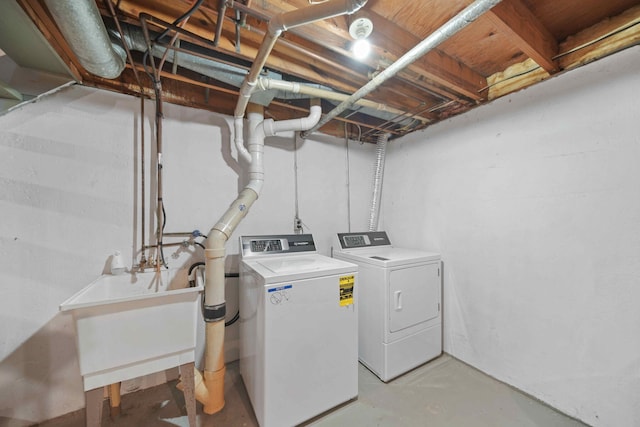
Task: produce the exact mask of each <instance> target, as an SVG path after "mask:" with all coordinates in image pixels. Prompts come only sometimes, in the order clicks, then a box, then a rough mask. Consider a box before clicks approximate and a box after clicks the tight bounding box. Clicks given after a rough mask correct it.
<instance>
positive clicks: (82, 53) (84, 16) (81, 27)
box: [46, 0, 126, 79]
mask: <svg viewBox="0 0 640 427" xmlns="http://www.w3.org/2000/svg"><path fill="white" fill-rule="evenodd" d="M46 3H47V7H48V8H49V11H50V12H51V15H52V16H53V19H54V20H55V21H56V24H57V25H58V28H59V29H60V32H62V34H63V35H64V38H65V39H66V40H67V43H69V46H70V47H71V50H73V53H74V54H75V55H76V56H77V57H78V61H80V64H81V65H82V66H83V67H84V68H85V70H87V71H88V72H90V73H91V74H95V75H96V76H100V77H104V78H106V79H115V78H116V77H118V76H119V75H120V73H122V70H124V66H125V62H126V60H125V58H126V54H125V52H124V50H122V49H119V50H116V49H115V48H114V47H113V45H112V43H111V40H109V35H108V34H107V29H106V28H105V26H104V23H103V22H102V17H101V16H100V12H99V11H98V7H97V6H96V2H95V1H94V0H46Z"/></svg>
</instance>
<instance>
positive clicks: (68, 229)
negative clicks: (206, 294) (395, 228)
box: [0, 86, 371, 426]
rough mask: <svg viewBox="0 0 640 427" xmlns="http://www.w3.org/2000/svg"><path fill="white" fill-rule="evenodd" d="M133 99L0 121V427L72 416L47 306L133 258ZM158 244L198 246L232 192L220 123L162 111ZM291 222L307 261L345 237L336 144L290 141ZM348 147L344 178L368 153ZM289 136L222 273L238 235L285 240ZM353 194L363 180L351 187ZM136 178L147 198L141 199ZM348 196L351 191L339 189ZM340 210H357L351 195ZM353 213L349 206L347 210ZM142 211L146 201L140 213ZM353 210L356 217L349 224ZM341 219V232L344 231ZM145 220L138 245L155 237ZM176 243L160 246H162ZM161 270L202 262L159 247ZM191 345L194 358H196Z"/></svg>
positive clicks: (234, 266)
mask: <svg viewBox="0 0 640 427" xmlns="http://www.w3.org/2000/svg"><path fill="white" fill-rule="evenodd" d="M139 107H140V101H139V100H138V99H136V98H133V97H129V96H124V95H118V94H114V93H110V92H105V91H99V90H95V89H90V88H85V87H79V86H78V87H72V88H67V89H64V90H62V91H60V92H58V93H56V94H55V95H52V96H49V97H47V98H44V99H42V100H40V101H39V102H37V103H34V104H29V105H26V106H24V107H22V108H20V109H18V110H16V111H14V112H12V113H10V114H8V115H5V116H0V216H1V217H2V221H0V265H1V266H2V268H1V269H0V283H1V284H2V286H0V337H1V341H0V385H1V386H0V424H2V425H5V424H8V425H12V426H18V425H32V424H33V423H35V422H39V421H42V420H45V419H50V418H54V417H56V416H59V415H62V414H65V413H68V412H71V411H73V410H77V409H80V408H82V407H84V396H83V390H82V381H81V377H80V375H79V367H78V361H77V356H76V346H75V329H74V325H73V323H72V321H71V316H70V315H68V314H61V313H59V312H58V306H59V304H60V303H61V302H62V301H64V300H65V299H67V298H68V297H70V296H71V295H73V294H74V293H75V292H77V291H78V290H79V289H81V288H83V287H84V286H85V285H87V284H88V283H90V282H91V281H92V280H93V279H95V278H96V277H97V276H98V275H100V274H102V273H103V272H105V273H106V272H108V268H107V265H108V260H109V256H110V255H111V254H112V253H113V252H114V251H115V250H116V249H119V250H121V251H122V253H123V255H124V256H125V259H126V260H127V266H128V267H131V266H132V265H133V264H134V263H135V261H136V251H137V250H138V248H139V247H140V239H141V237H140V227H141V221H140V218H139V217H138V214H137V212H139V209H140V206H139V202H138V199H139V197H140V187H139V181H140V167H139V151H140V139H141V138H140V126H141V125H142V124H144V126H145V139H146V140H147V143H146V156H147V160H146V166H147V167H149V165H150V163H151V162H150V161H149V157H150V156H151V155H154V156H155V154H154V153H153V148H152V147H153V144H151V143H150V142H149V141H150V140H151V139H152V138H154V135H153V132H152V130H151V128H152V126H151V125H152V122H153V114H154V108H153V104H152V103H151V102H147V103H146V106H145V112H146V117H145V118H144V120H141V119H140V112H139ZM164 116H165V121H164V126H163V130H164V150H163V151H164V154H163V163H164V169H163V170H164V202H165V207H166V213H167V223H166V227H165V231H167V232H182V231H192V230H194V229H199V230H201V231H202V232H203V233H207V232H208V231H209V230H210V228H211V227H212V226H213V225H214V224H215V223H216V222H217V220H218V219H219V218H220V216H221V215H222V213H223V212H225V211H226V209H227V207H228V206H229V204H230V203H231V202H232V201H233V200H234V199H235V197H236V195H237V192H238V189H239V188H240V187H241V186H242V183H244V182H245V177H244V175H243V173H242V172H241V168H239V167H238V165H237V164H236V163H235V161H234V160H233V157H234V156H235V149H232V148H230V145H229V126H228V121H229V120H230V119H229V118H227V117H223V116H219V115H215V114H211V113H208V112H203V111H197V110H193V109H189V108H184V107H178V106H174V105H169V104H166V105H165V109H164ZM298 145H299V148H298V153H297V161H298V190H299V203H298V207H299V211H300V216H301V218H302V220H303V222H304V224H305V232H311V233H313V234H314V237H315V238H316V242H317V245H318V247H319V251H320V252H321V253H323V254H326V255H328V254H329V253H330V245H331V237H332V236H333V234H334V233H336V232H339V231H344V230H345V229H346V227H348V224H347V217H348V215H347V213H348V209H347V201H348V200H349V197H348V189H347V174H346V172H345V165H346V161H347V160H346V159H347V155H346V153H347V151H346V150H345V143H344V141H339V140H336V139H333V138H324V137H323V138H321V139H320V140H318V141H313V140H307V141H300V142H298ZM350 145H353V146H354V148H353V150H350V157H349V158H350V162H351V164H352V167H351V168H350V169H351V171H352V174H353V169H354V167H355V168H360V166H361V165H362V164H368V163H369V158H370V154H371V148H370V147H367V146H360V145H359V144H353V143H352V144H350ZM293 146H294V142H293V134H289V135H284V136H280V137H274V138H268V139H267V141H266V148H265V156H264V157H265V170H266V175H265V185H264V188H263V193H262V195H261V196H260V198H259V199H258V201H257V202H256V203H255V204H254V205H253V207H252V208H251V212H249V214H248V215H247V217H246V218H245V220H244V221H243V222H242V223H241V224H240V226H239V227H238V229H237V230H236V232H235V234H234V236H233V237H232V239H231V240H230V242H229V244H228V245H227V252H228V254H229V257H228V259H227V271H228V272H237V271H238V255H237V254H238V243H237V239H238V237H239V236H240V235H242V234H266V233H292V232H293V218H294V207H295V186H294V181H295V180H294V178H295V175H294V151H293ZM351 179H352V181H355V182H356V183H361V182H367V180H369V179H370V177H369V174H367V176H362V177H361V176H359V175H358V176H353V175H352V177H351ZM150 184H152V182H151V180H150V179H149V177H148V175H147V193H146V197H147V199H154V198H155V193H154V192H153V191H151V190H150V189H149V188H150ZM352 193H354V191H353V190H352ZM353 198H354V199H355V200H356V202H359V201H360V199H361V196H360V195H359V194H355V195H354V196H353ZM352 203H353V202H352ZM150 205H151V203H150V201H149V200H147V209H148V208H149V206H150ZM361 210H362V208H357V209H355V211H356V214H354V215H355V216H357V217H358V218H359V217H360V216H361V215H359V214H358V212H360V211H361ZM356 221H357V219H354V220H353V222H356ZM154 224H155V222H154V212H148V214H147V218H146V227H145V228H146V229H147V230H146V234H147V238H148V236H149V235H150V234H153V232H154V228H155V225H154ZM180 240H181V239H171V238H166V239H165V243H168V242H171V241H180ZM165 257H166V259H167V261H168V262H169V265H170V267H171V268H180V267H188V266H190V265H191V264H192V263H193V262H195V261H199V260H202V259H203V254H202V251H201V249H199V248H196V249H193V247H191V248H190V249H187V250H185V249H184V248H181V249H178V247H170V248H167V249H166V250H165ZM237 298H238V293H237V280H236V279H230V280H228V283H227V304H228V308H227V311H228V312H229V313H230V314H229V318H230V317H231V316H233V314H234V313H235V310H236V308H237ZM202 341H203V339H202V338H201V339H200V340H199V343H198V352H199V353H198V354H201V352H202V351H203V349H202ZM237 355H238V330H237V325H233V326H231V327H229V328H227V334H226V340H225V356H226V359H227V360H228V361H231V360H234V359H236V358H237V357H238V356H237ZM166 378H167V377H166V376H165V375H164V374H159V375H158V376H152V378H149V377H145V378H144V379H136V380H132V381H127V382H125V383H124V384H123V391H124V392H127V391H132V390H134V389H137V388H140V387H142V388H144V387H147V386H150V385H154V384H156V383H158V382H161V381H165V380H166Z"/></svg>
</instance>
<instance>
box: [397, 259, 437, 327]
mask: <svg viewBox="0 0 640 427" xmlns="http://www.w3.org/2000/svg"><path fill="white" fill-rule="evenodd" d="M388 301H389V332H397V331H400V330H402V329H406V328H409V327H411V326H414V325H417V324H419V323H422V322H426V321H428V320H430V319H433V318H436V317H438V314H439V309H440V307H439V303H440V277H439V276H438V263H431V264H420V265H414V266H405V267H397V268H394V269H390V271H389V296H388Z"/></svg>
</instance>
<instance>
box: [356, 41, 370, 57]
mask: <svg viewBox="0 0 640 427" xmlns="http://www.w3.org/2000/svg"><path fill="white" fill-rule="evenodd" d="M351 49H352V51H353V56H354V57H355V58H356V59H364V58H366V57H367V55H369V51H370V50H371V45H370V44H369V40H367V39H358V40H356V41H355V42H354V43H353V46H352V48H351Z"/></svg>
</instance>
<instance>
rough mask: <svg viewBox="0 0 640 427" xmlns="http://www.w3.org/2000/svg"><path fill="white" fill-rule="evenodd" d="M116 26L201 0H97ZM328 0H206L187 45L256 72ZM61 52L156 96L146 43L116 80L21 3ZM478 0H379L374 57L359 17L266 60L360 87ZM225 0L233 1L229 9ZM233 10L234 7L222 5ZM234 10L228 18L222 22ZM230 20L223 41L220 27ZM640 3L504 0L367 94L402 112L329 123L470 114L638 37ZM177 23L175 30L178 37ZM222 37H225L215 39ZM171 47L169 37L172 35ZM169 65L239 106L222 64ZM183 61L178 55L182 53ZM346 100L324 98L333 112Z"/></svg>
mask: <svg viewBox="0 0 640 427" xmlns="http://www.w3.org/2000/svg"><path fill="white" fill-rule="evenodd" d="M96 1H97V3H96V4H97V6H98V8H99V10H100V13H101V15H102V17H103V20H104V22H105V25H106V26H107V28H112V29H113V28H116V23H117V24H121V25H123V26H131V27H133V28H139V27H141V16H144V15H141V14H147V15H149V17H147V18H143V19H144V20H146V21H147V22H148V24H149V29H150V31H151V32H152V33H151V39H152V42H153V38H154V37H155V36H154V34H157V33H158V32H162V31H163V30H164V29H165V28H167V26H166V25H165V24H163V23H162V22H161V21H164V22H166V23H174V22H175V21H176V19H177V18H178V17H180V16H181V15H183V14H184V13H185V12H186V11H187V10H189V9H190V8H192V7H193V6H194V4H195V3H196V2H195V1H193V0H96ZM320 1H322V0H242V1H230V0H226V1H225V0H204V1H202V3H201V4H200V5H199V7H198V8H197V9H196V10H195V11H194V12H193V14H192V15H191V17H190V18H189V19H188V20H187V21H186V22H183V23H181V24H180V25H181V26H182V28H183V30H182V32H181V33H180V34H179V35H178V39H179V40H180V42H181V43H182V44H181V46H183V48H184V49H195V48H197V49H198V52H199V53H200V54H203V55H204V56H205V57H207V58H211V59H214V60H215V61H223V62H225V63H228V64H233V65H234V66H238V67H240V68H244V69H246V68H247V67H248V66H250V64H251V63H252V61H253V60H254V58H255V55H256V51H257V49H258V47H259V44H260V43H261V41H262V38H263V35H264V33H265V31H266V28H267V24H268V21H269V19H271V18H272V17H273V16H275V15H277V14H279V13H283V12H286V11H290V10H294V9H299V8H304V7H309V6H310V4H312V3H317V2H320ZM18 2H19V4H20V5H21V6H22V8H23V9H24V10H25V12H26V13H27V14H28V15H29V17H31V19H32V20H33V21H34V23H35V24H36V25H37V27H38V28H39V29H40V30H41V31H42V33H43V34H44V35H45V37H46V38H47V39H48V41H49V42H50V43H51V45H52V46H53V48H54V49H55V50H56V51H57V52H58V54H59V55H60V56H61V57H62V58H63V59H64V61H65V62H66V63H67V64H68V65H69V67H70V69H71V70H73V72H74V74H75V77H76V79H77V80H79V81H81V82H82V83H83V84H85V85H89V86H95V87H100V88H107V89H111V90H116V91H119V92H123V93H128V94H141V93H142V94H144V96H147V97H154V91H153V85H152V82H151V79H150V78H149V77H148V76H147V74H146V73H145V72H144V67H143V63H142V61H143V58H144V54H143V52H142V51H138V50H135V49H133V48H132V46H126V47H127V48H128V49H131V61H130V62H129V63H128V65H127V68H126V69H125V70H124V72H123V73H122V74H121V75H120V76H119V77H117V78H115V79H104V78H100V77H97V76H95V75H92V74H91V73H88V72H87V71H85V70H84V68H83V67H82V65H81V64H80V62H79V60H78V55H77V53H76V52H73V50H72V49H71V48H70V47H69V45H68V44H67V42H66V40H65V39H64V37H62V35H61V33H60V31H59V29H58V28H57V26H56V23H55V22H54V20H53V19H52V17H51V15H50V13H49V11H48V9H47V7H46V4H45V3H44V2H43V1H41V0H18ZM471 3H472V2H471V1H469V0H415V1H403V2H399V1H396V0H369V1H368V2H367V4H366V5H365V6H364V7H363V8H362V9H361V10H360V11H359V12H358V13H362V14H364V15H366V16H367V17H368V18H369V19H371V21H372V22H373V25H374V30H373V34H372V35H371V36H370V40H371V42H372V43H373V51H372V54H371V55H370V56H369V57H368V58H367V59H366V60H363V61H357V60H356V59H354V57H353V55H352V53H351V51H350V48H351V44H352V42H353V40H352V38H351V37H350V36H349V32H348V26H349V20H350V19H351V18H350V17H348V16H342V17H337V18H332V19H328V20H324V21H321V22H317V23H314V24H309V25H306V26H302V27H299V28H295V29H292V30H290V31H287V32H285V33H283V35H282V37H281V38H280V39H279V41H278V42H277V44H276V46H275V48H274V50H273V52H272V54H271V56H270V57H269V59H268V61H267V63H266V66H265V68H266V71H269V72H272V73H276V75H277V76H278V78H282V79H283V80H289V81H297V82H303V83H313V84H318V85H321V86H322V87H324V88H325V89H330V90H333V91H335V92H339V93H346V94H351V93H353V92H355V91H356V90H357V89H359V88H360V87H362V86H363V85H365V84H366V83H367V82H368V81H369V80H370V79H371V78H373V76H375V75H377V74H378V73H380V72H381V71H383V70H385V69H386V68H387V67H389V65H390V64H392V63H394V61H396V60H397V59H398V58H400V57H402V56H403V55H404V54H405V53H406V52H407V51H409V50H410V49H411V48H412V47H414V46H415V45H417V44H418V43H419V42H420V41H421V40H423V39H424V38H426V37H427V36H429V35H430V34H432V33H433V32H434V31H436V30H437V29H438V28H439V27H440V26H442V25H443V24H445V23H446V22H447V21H448V20H450V19H451V18H452V17H454V16H455V15H456V14H458V13H459V12H460V11H461V10H463V9H464V8H465V7H467V6H468V5H469V4H471ZM222 6H225V7H222ZM222 10H224V14H223V15H220V12H221V11H222ZM221 17H222V19H221ZM219 20H220V23H221V25H222V27H221V28H222V31H221V36H220V38H218V39H217V40H216V37H215V32H216V31H215V30H216V25H217V24H218V22H219ZM639 23H640V1H638V0H607V1H603V0H562V1H557V0H503V1H502V2H501V3H499V4H498V5H497V6H495V7H494V8H493V9H491V10H490V11H489V12H487V13H486V14H484V15H483V16H481V17H480V18H479V19H477V20H476V21H474V22H473V23H471V24H470V25H469V26H467V27H466V28H464V29H463V30H461V31H460V32H459V33H457V34H456V35H454V36H453V37H452V38H450V39H448V40H446V41H444V42H443V43H442V44H441V45H439V46H438V47H437V48H435V49H434V50H432V51H431V52H429V53H427V54H426V55H424V56H423V57H421V58H418V59H417V60H416V61H415V62H413V63H412V64H411V65H409V66H408V67H406V68H405V69H403V70H402V71H400V72H399V73H398V74H396V75H395V76H394V77H393V78H391V79H390V80H388V81H387V82H385V83H384V84H383V85H382V86H381V87H379V88H378V89H376V90H375V91H373V92H372V93H371V94H369V95H367V97H366V98H367V99H369V100H371V101H375V102H377V103H379V104H380V105H382V106H386V107H388V109H389V110H388V111H392V112H393V113H389V112H387V113H385V114H376V113H375V112H372V111H371V110H370V109H369V110H368V109H361V108H358V107H354V108H351V109H349V110H347V111H345V112H344V113H342V114H340V115H339V116H338V117H336V118H334V119H333V120H331V121H330V122H328V123H327V124H326V125H325V126H324V127H323V128H321V131H322V132H325V133H328V134H331V135H335V136H339V137H344V136H345V134H346V135H348V136H349V138H351V139H360V140H362V141H366V142H373V141H375V140H377V138H378V135H379V134H380V133H388V134H390V135H391V138H392V139H393V138H397V137H400V136H402V135H405V134H407V133H410V132H414V131H416V130H418V129H423V128H425V127H427V126H430V125H432V124H434V123H437V122H438V121H440V120H443V119H446V118H448V117H451V116H454V115H457V114H461V113H464V112H465V111H468V110H470V109H472V108H475V107H476V106H478V105H481V104H484V103H487V102H489V101H491V100H492V99H495V98H497V97H500V96H504V95H505V94H508V93H511V92H513V91H517V90H520V89H522V88H525V87H528V86H530V85H532V84H535V83H538V82H540V81H543V80H545V79H547V78H550V77H552V76H554V75H557V74H558V73H561V72H567V71H570V70H572V69H575V68H576V67H579V66H581V65H584V64H585V63H588V62H591V61H593V60H597V59H598V58H601V57H603V56H606V55H609V54H612V53H615V52H617V51H619V50H621V49H624V48H626V47H629V46H632V45H634V44H638V42H639V41H640V25H638V24H639ZM173 34H174V32H169V36H171V35H173ZM214 41H215V43H214ZM160 44H162V45H163V46H166V44H167V43H160ZM167 58H168V59H167V61H165V63H164V67H163V69H162V72H161V81H162V98H163V100H164V101H167V102H173V103H177V104H181V105H187V106H191V107H195V108H200V109H206V110H210V111H215V112H218V113H222V114H228V115H232V114H233V110H234V107H235V104H236V100H237V94H238V88H237V87H236V86H234V85H232V84H229V83H228V82H227V83H225V82H223V81H224V79H222V78H220V79H218V78H216V75H215V73H214V74H213V75H212V74H211V73H208V74H209V75H204V74H201V73H199V72H198V71H197V70H193V69H189V68H187V67H186V66H183V65H184V64H181V63H180V61H179V60H178V61H177V63H176V64H174V63H172V59H171V58H172V54H171V53H169V55H167ZM174 62H175V61H174ZM335 104H336V102H333V103H332V102H329V101H327V100H325V101H323V111H324V112H325V113H326V112H327V111H328V110H330V109H332V108H333V107H334V106H335ZM308 109H309V101H308V100H306V99H302V100H300V99H279V98H275V99H273V100H272V101H271V102H270V103H269V105H268V106H267V107H266V115H267V116H270V117H273V118H275V119H287V118H293V117H300V116H304V115H306V114H307V111H308Z"/></svg>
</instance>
